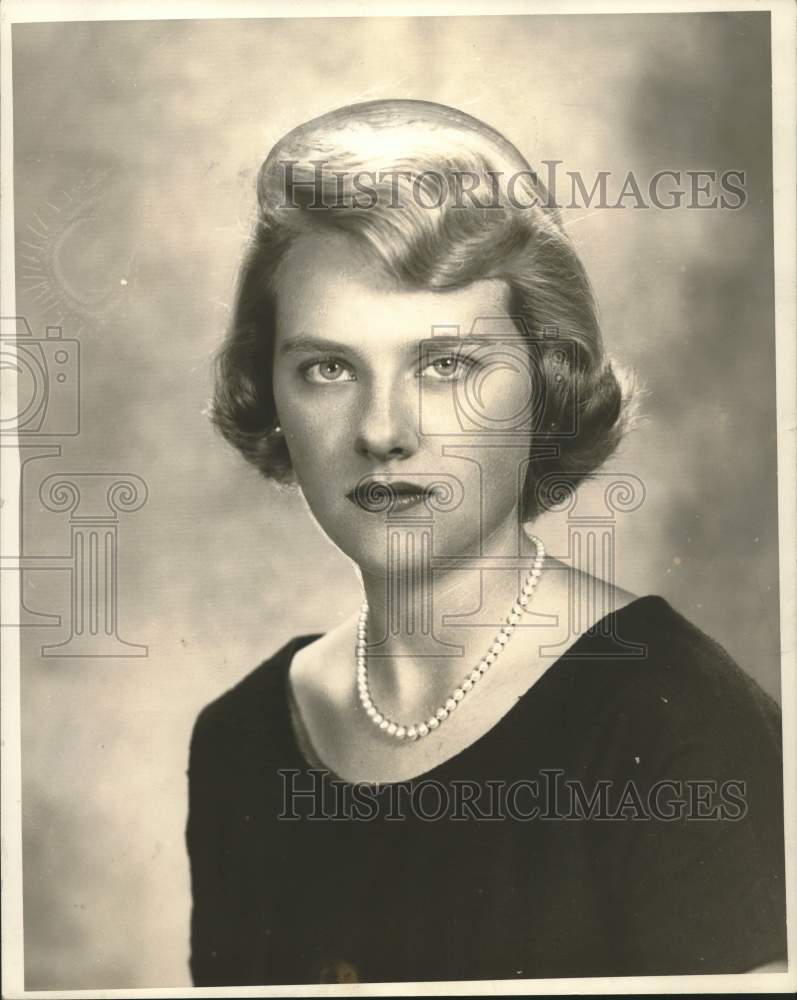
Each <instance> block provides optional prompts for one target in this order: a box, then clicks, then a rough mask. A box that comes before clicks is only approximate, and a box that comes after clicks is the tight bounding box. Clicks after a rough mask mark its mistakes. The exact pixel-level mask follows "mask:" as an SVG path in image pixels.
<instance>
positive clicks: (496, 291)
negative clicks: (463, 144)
mask: <svg viewBox="0 0 797 1000" xmlns="http://www.w3.org/2000/svg"><path fill="white" fill-rule="evenodd" d="M276 297H277V336H278V337H280V336H284V335H286V334H288V333H294V334H295V333H301V334H305V333H308V332H310V331H312V332H313V333H314V334H316V335H320V336H325V335H328V336H330V338H332V337H334V339H336V340H340V339H341V337H348V338H351V339H352V340H356V341H358V342H361V341H362V340H363V338H366V337H368V335H369V334H370V333H372V334H374V335H376V334H379V335H380V339H382V340H384V339H386V338H389V337H391V336H392V337H394V338H397V339H400V340H406V339H414V340H420V339H423V338H425V337H429V336H431V328H432V327H434V326H458V327H459V328H460V333H461V334H463V335H464V334H466V333H469V332H470V330H471V327H472V326H473V324H474V322H475V320H477V319H478V318H479V317H485V316H488V317H495V316H506V315H508V308H509V288H508V286H507V284H506V283H505V282H503V281H500V280H498V279H485V280H484V281H477V282H473V283H472V284H469V285H466V286H463V287H462V288H454V289H446V290H429V289H408V288H405V287H403V286H401V285H400V284H399V283H398V282H397V281H395V280H394V279H392V278H391V277H390V276H389V275H388V274H387V273H386V272H385V269H384V267H383V266H381V264H379V263H377V262H376V261H375V259H374V258H373V256H372V257H370V258H369V256H368V251H367V249H366V248H365V247H363V246H361V245H360V244H358V243H356V242H355V241H354V240H353V239H352V238H351V237H347V236H344V235H342V234H341V235H338V234H335V235H323V236H307V237H302V238H301V239H299V240H297V242H296V243H295V244H294V245H293V246H292V247H291V249H290V250H289V251H288V253H287V254H286V256H285V258H284V259H283V261H282V263H281V264H280V267H279V269H278V272H277V278H276Z"/></svg>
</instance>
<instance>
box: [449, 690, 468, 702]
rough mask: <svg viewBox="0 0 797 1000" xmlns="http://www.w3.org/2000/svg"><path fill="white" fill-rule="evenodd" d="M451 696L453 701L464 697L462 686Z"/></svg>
mask: <svg viewBox="0 0 797 1000" xmlns="http://www.w3.org/2000/svg"><path fill="white" fill-rule="evenodd" d="M451 697H452V698H453V699H454V701H462V699H463V698H464V697H465V692H464V691H463V690H462V688H457V689H456V691H455V692H454V693H453V694H452V695H451Z"/></svg>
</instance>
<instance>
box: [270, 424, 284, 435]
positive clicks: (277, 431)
mask: <svg viewBox="0 0 797 1000" xmlns="http://www.w3.org/2000/svg"><path fill="white" fill-rule="evenodd" d="M271 433H272V434H282V426H281V425H280V424H274V429H273V430H272V432H271Z"/></svg>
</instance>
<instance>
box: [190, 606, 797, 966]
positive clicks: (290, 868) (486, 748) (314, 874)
mask: <svg viewBox="0 0 797 1000" xmlns="http://www.w3.org/2000/svg"><path fill="white" fill-rule="evenodd" d="M314 638H315V636H303V637H300V638H296V639H294V640H292V641H291V642H290V643H288V644H287V645H286V646H284V647H283V648H282V649H280V650H279V652H277V653H275V654H274V656H272V657H271V658H270V659H269V660H266V661H265V662H264V663H263V664H262V665H261V666H259V667H258V668H257V669H256V670H255V671H253V672H252V673H250V674H249V675H248V676H247V677H245V678H244V679H243V680H242V681H241V682H240V683H239V684H237V685H236V686H235V687H234V688H232V689H231V690H230V691H227V692H226V693H225V694H224V695H222V696H221V697H220V698H218V699H217V700H216V701H214V702H213V703H211V704H210V705H208V706H207V707H206V708H205V709H204V710H203V711H202V712H201V713H200V716H199V718H198V720H197V722H196V725H195V728H194V733H193V738H192V743H191V752H190V764H189V792H190V809H189V818H188V825H187V833H186V836H187V845H188V852H189V856H190V862H191V876H192V889H193V915H192V925H191V959H190V964H191V972H192V976H193V981H194V983H195V984H196V985H197V986H209V985H221V984H223V985H230V986H232V985H255V984H259V985H263V984H289V983H292V984H295V983H317V982H347V981H349V982H353V981H361V982H380V981H381V982H396V981H398V982H401V981H430V980H431V981H434V980H437V981H440V980H471V979H510V978H539V977H558V976H623V975H671V974H672V975H675V974H690V973H734V972H745V971H748V970H750V969H752V968H754V967H756V966H758V965H761V964H763V963H765V962H768V961H772V960H775V959H778V958H783V957H785V955H786V940H785V938H786V926H785V921H786V917H785V899H784V896H785V894H784V880H783V879H784V876H783V868H784V858H783V806H782V760H781V749H780V720H779V714H778V710H777V707H776V705H775V703H774V702H773V701H772V700H771V699H770V698H769V697H768V696H767V695H765V694H764V693H763V692H762V691H761V689H760V688H759V687H758V686H757V685H756V684H755V683H754V682H753V681H752V680H750V679H749V678H748V677H747V675H746V674H744V673H743V672H742V671H741V670H740V669H739V668H738V667H737V666H736V664H735V663H734V662H733V661H732V660H731V659H730V657H729V656H728V654H727V653H726V652H725V651H724V650H723V649H722V648H721V647H720V646H719V645H718V644H717V643H715V642H714V641H713V640H711V639H710V638H708V637H707V636H706V635H705V634H704V633H702V632H701V631H700V630H699V629H697V628H696V627H695V626H694V625H692V624H690V623H689V622H688V621H686V619H684V618H683V617H682V616H681V615H680V614H678V613H677V612H676V611H674V610H673V608H672V607H671V606H670V605H669V604H668V603H667V602H666V601H665V600H663V599H662V598H660V597H655V596H649V597H644V598H639V599H637V600H635V601H633V602H632V603H631V604H629V605H627V606H626V607H624V608H622V609H620V610H619V611H618V612H616V613H614V614H612V615H609V616H607V617H606V618H604V619H602V621H601V622H599V623H598V624H597V625H595V626H593V628H592V629H590V631H589V632H587V633H586V634H585V635H583V636H581V637H580V638H579V639H578V640H577V641H576V642H575V643H574V645H572V646H571V647H570V649H569V650H567V652H566V653H565V654H564V655H562V656H561V657H560V658H559V659H558V660H556V661H555V662H554V663H553V665H552V666H551V667H550V668H549V669H548V670H547V671H546V672H545V674H543V676H542V677H541V679H540V680H539V681H538V682H537V683H536V684H535V685H534V686H533V687H532V688H531V689H530V690H529V691H528V692H527V693H526V694H525V695H524V696H523V697H522V698H521V699H520V700H519V701H518V702H517V703H516V705H514V706H513V707H512V708H511V709H510V711H509V712H508V713H507V714H506V715H505V716H504V717H503V718H502V719H501V720H500V721H499V723H498V724H497V725H496V726H495V727H494V728H493V729H492V730H490V731H489V732H488V733H486V734H485V735H484V736H482V737H481V738H480V739H478V740H477V741H476V742H475V743H474V744H472V745H471V746H470V747H468V748H467V749H466V750H464V751H463V752H462V753H460V754H458V755H456V756H455V757H453V758H452V759H450V760H448V761H446V762H444V763H443V764H441V765H439V766H438V767H435V768H434V769H433V770H431V771H429V772H427V773H426V774H424V775H421V776H420V777H418V778H415V779H413V780H411V781H406V782H401V783H396V784H392V785H391V784H388V785H382V786H378V788H376V787H374V786H354V785H349V784H347V783H345V782H338V781H337V780H336V779H335V778H334V776H332V775H331V774H330V773H329V772H328V771H327V772H322V771H317V770H313V769H312V767H311V765H310V764H308V762H307V759H306V757H305V755H304V754H303V752H302V749H301V738H300V736H299V735H298V734H297V732H296V729H295V726H294V724H293V722H292V715H291V710H290V698H289V686H288V683H287V678H288V669H289V666H290V663H291V659H292V656H293V654H294V653H295V652H296V650H298V649H299V648H301V646H302V645H305V644H307V643H308V642H310V641H312V640H313V639H314ZM634 644H636V655H629V650H630V652H631V653H632V654H633V653H634ZM640 646H641V647H642V651H643V652H644V655H642V656H640V655H639V652H640ZM513 789H514V790H513ZM292 793H293V794H292ZM302 793H304V794H302ZM535 810H536V811H535ZM312 817H315V818H312ZM319 817H320V818H319Z"/></svg>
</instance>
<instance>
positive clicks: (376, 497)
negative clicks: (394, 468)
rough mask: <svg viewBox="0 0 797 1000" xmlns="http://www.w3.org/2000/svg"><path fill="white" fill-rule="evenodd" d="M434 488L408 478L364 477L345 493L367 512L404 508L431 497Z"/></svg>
mask: <svg viewBox="0 0 797 1000" xmlns="http://www.w3.org/2000/svg"><path fill="white" fill-rule="evenodd" d="M436 492H437V491H436V490H435V489H434V488H433V487H429V486H424V485H423V484H421V483H413V482H410V481H409V480H398V479H396V480H392V479H391V480H389V481H387V480H384V479H364V480H362V481H361V482H360V483H359V484H358V485H357V486H356V488H355V489H353V490H351V491H350V492H349V493H347V494H346V496H347V498H348V499H349V500H351V502H352V503H353V504H355V506H357V507H359V508H360V509H361V510H365V511H367V512H368V513H369V514H380V513H385V512H386V511H395V510H404V509H405V508H409V507H415V506H417V505H418V504H421V503H424V502H425V501H427V500H430V499H432V498H433V497H434V496H435V494H436Z"/></svg>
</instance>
